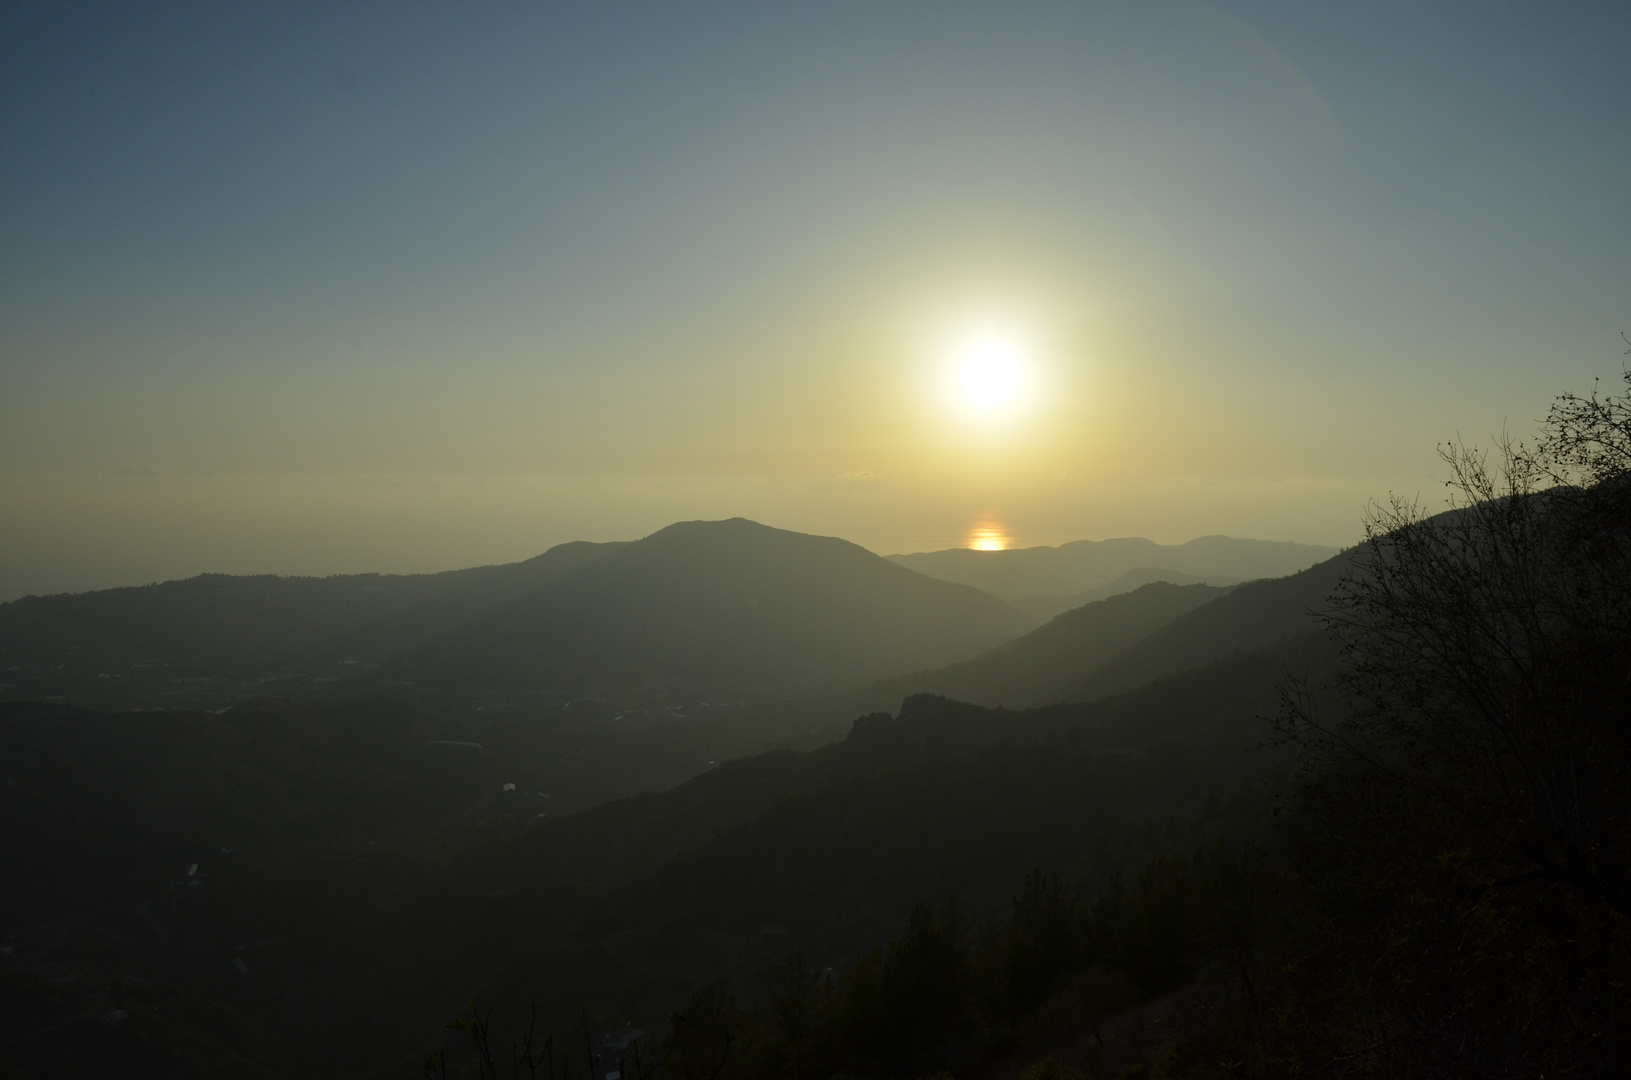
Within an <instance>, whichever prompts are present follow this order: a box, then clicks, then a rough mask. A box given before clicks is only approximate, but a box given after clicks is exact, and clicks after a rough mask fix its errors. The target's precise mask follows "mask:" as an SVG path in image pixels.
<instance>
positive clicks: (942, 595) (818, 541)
mask: <svg viewBox="0 0 1631 1080" xmlns="http://www.w3.org/2000/svg"><path fill="white" fill-rule="evenodd" d="M1037 621H1038V620H1037V619H1035V618H1034V617H1032V616H1029V615H1026V614H1025V613H1024V612H1022V611H1020V610H1019V609H1017V608H1015V607H1013V606H1011V605H1009V604H1007V603H1006V602H1004V601H1002V600H999V599H997V598H995V597H992V596H990V595H987V594H985V593H983V592H981V591H979V590H977V589H974V588H971V587H969V586H964V585H958V584H954V583H950V582H945V581H940V580H937V579H934V578H929V577H925V576H923V575H921V574H917V573H915V572H913V571H911V570H908V569H906V568H904V567H901V566H898V565H896V564H894V563H892V562H889V561H888V560H886V559H883V558H881V557H879V556H877V555H874V554H873V553H871V552H869V551H867V550H866V549H864V548H861V547H859V546H857V545H855V544H851V543H849V542H848V541H845V540H840V539H837V538H834V537H815V536H807V535H805V534H801V533H794V532H788V531H785V530H781V529H773V528H770V527H768V526H765V525H759V524H757V523H754V522H750V521H747V520H745V519H742V518H733V519H731V520H729V521H715V522H700V521H697V522H681V523H679V524H676V525H672V526H669V527H668V528H666V529H662V530H659V531H658V532H656V533H653V534H652V535H651V536H648V537H646V538H645V539H643V540H638V541H630V542H626V543H611V544H591V543H571V544H562V545H558V546H556V547H553V548H551V549H550V550H549V551H547V552H545V553H544V554H542V555H540V556H538V557H536V558H534V559H529V560H527V561H525V562H520V563H512V564H509V565H506V566H495V567H479V568H475V569H471V570H459V571H450V572H447V573H443V574H424V575H410V576H388V575H372V574H369V575H351V576H344V577H334V578H280V577H274V576H270V575H266V576H260V577H230V576H226V575H203V576H200V577H196V578H190V579H188V580H185V581H177V582H166V583H164V584H160V585H150V586H144V587H141V588H131V589H111V590H105V591H101V592H92V593H82V594H77V595H63V596H48V597H25V598H23V599H21V600H17V601H13V602H10V603H6V604H0V696H8V695H9V696H13V697H15V696H18V694H19V693H21V694H23V695H24V696H42V697H51V698H54V699H58V700H74V701H80V702H85V701H96V702H98V703H103V707H107V702H108V700H109V699H108V695H109V694H110V693H112V690H113V688H116V687H119V686H121V685H134V684H136V683H137V682H140V681H142V680H146V681H147V682H148V683H152V684H153V685H155V686H160V687H161V688H162V687H169V686H171V685H174V684H180V683H183V682H184V681H185V680H187V679H189V678H193V679H204V678H207V677H215V678H219V677H222V676H223V675H231V676H232V677H233V678H236V679H239V680H242V679H243V678H244V677H250V678H251V679H253V678H254V677H255V676H256V673H266V672H281V671H291V672H303V673H305V674H304V675H302V676H301V677H302V678H308V683H309V684H310V685H313V686H317V687H318V688H319V689H320V690H321V689H322V686H323V685H326V686H330V687H331V689H328V690H324V691H323V692H327V693H335V692H341V691H339V690H338V689H337V687H338V684H339V683H340V679H339V678H336V677H333V676H339V675H342V674H344V675H345V676H346V678H347V679H351V680H353V681H351V682H348V683H347V684H346V685H347V686H349V687H351V689H349V690H347V691H344V692H383V691H388V690H389V688H388V687H384V686H381V685H374V684H369V685H361V686H359V684H358V683H357V682H356V681H354V680H355V673H358V672H362V671H369V672H374V671H377V672H378V675H377V676H370V678H375V679H390V680H394V681H395V682H396V683H397V685H398V686H400V685H401V684H414V685H415V686H419V687H427V686H448V687H454V688H459V689H471V688H476V689H481V690H483V691H487V690H493V691H499V692H513V691H531V690H538V689H551V690H563V691H580V690H586V689H590V688H608V687H613V686H622V687H633V686H639V687H642V688H652V687H658V686H665V685H666V686H676V687H677V686H686V687H701V688H719V689H724V690H731V691H736V690H746V689H769V688H774V689H776V690H778V691H780V690H788V689H798V688H811V687H820V688H823V689H828V688H831V689H837V688H840V687H843V688H852V687H854V686H857V685H860V684H863V683H865V682H867V681H869V680H871V679H875V678H878V677H880V676H883V675H887V674H891V673H893V672H898V671H909V670H912V669H914V668H922V667H926V666H938V665H941V664H945V663H949V662H952V661H955V660H960V659H966V658H968V657H970V656H974V655H977V654H979V653H980V652H983V651H985V650H987V649H990V648H992V647H993V646H995V645H998V644H1000V643H1002V642H1004V641H1008V640H1011V639H1013V638H1014V637H1017V636H1018V635H1019V634H1021V633H1024V632H1025V631H1026V630H1029V629H1030V628H1031V627H1033V626H1035V625H1036V623H1037ZM19 673H21V674H19ZM314 673H315V675H320V676H322V678H321V679H318V678H314V677H310V676H313V674H314ZM278 677H279V678H281V677H282V676H278ZM73 679H77V680H78V683H77V685H63V684H65V683H71V682H72V680H73ZM52 680H55V682H52ZM262 681H263V682H264V680H262ZM367 681H368V680H367V679H364V680H363V682H364V683H366V682H367ZM3 684H10V686H9V687H8V686H7V685H3ZM48 684H49V685H48ZM320 684H321V685H320ZM33 686H44V687H46V688H45V689H43V690H36V691H34V692H33V694H30V693H29V689H28V688H29V687H33ZM253 692H255V693H265V692H267V691H266V690H261V689H254V690H253ZM87 695H91V696H89V697H87ZM127 700H128V699H127ZM165 700H170V699H165ZM230 700H231V699H230V698H229V700H228V702H227V703H230ZM112 704H113V707H121V706H119V705H118V704H117V703H116V702H113V703H112Z"/></svg>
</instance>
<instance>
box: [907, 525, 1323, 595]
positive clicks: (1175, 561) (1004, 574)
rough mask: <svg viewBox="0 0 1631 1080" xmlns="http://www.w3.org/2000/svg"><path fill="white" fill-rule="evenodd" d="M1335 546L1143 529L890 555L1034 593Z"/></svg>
mask: <svg viewBox="0 0 1631 1080" xmlns="http://www.w3.org/2000/svg"><path fill="white" fill-rule="evenodd" d="M1337 551H1338V549H1337V548H1334V547H1326V546H1322V545H1318V544H1298V543H1293V542H1291V541H1282V540H1242V539H1237V538H1235V537H1230V536H1221V535H1220V536H1202V537H1198V538H1197V539H1194V540H1191V541H1189V542H1188V543H1185V544H1172V545H1168V544H1157V543H1156V542H1155V541H1153V540H1146V539H1143V538H1142V537H1125V538H1120V539H1115V540H1076V541H1073V542H1071V543H1068V544H1061V545H1059V546H1058V547H1030V548H1010V549H1008V550H1006V551H975V550H973V549H972V548H948V549H946V550H944V551H925V552H919V553H916V554H911V555H891V556H889V559H890V560H891V561H892V562H896V563H899V564H900V565H901V566H905V567H909V568H911V569H913V570H916V571H917V572H918V573H920V574H927V575H928V576H929V577H935V578H940V579H941V580H943V581H955V582H958V583H959V584H962V585H972V586H974V587H975V588H977V589H984V590H985V591H986V592H989V593H992V594H993V595H996V596H1003V597H1039V596H1069V595H1072V594H1076V593H1082V592H1086V591H1087V590H1090V589H1097V588H1098V587H1100V586H1103V585H1107V584H1109V583H1110V582H1112V581H1114V580H1115V579H1116V578H1118V577H1121V576H1122V575H1124V574H1127V573H1128V572H1129V571H1133V570H1139V569H1147V568H1160V569H1162V570H1170V571H1174V572H1176V573H1177V574H1181V575H1194V576H1195V577H1199V578H1208V577H1229V578H1236V579H1239V580H1249V579H1252V578H1262V577H1284V576H1285V575H1287V574H1294V573H1296V572H1297V571H1299V570H1303V569H1306V568H1307V567H1309V566H1312V565H1314V564H1315V563H1317V562H1323V561H1324V560H1326V559H1329V558H1330V557H1331V556H1333V555H1335V554H1337ZM1176 584H1187V582H1184V581H1179V582H1176Z"/></svg>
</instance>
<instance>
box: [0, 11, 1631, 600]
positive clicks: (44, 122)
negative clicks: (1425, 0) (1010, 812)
mask: <svg viewBox="0 0 1631 1080" xmlns="http://www.w3.org/2000/svg"><path fill="white" fill-rule="evenodd" d="M0 208H3V209H0V598H6V597H11V596H16V595H19V594H21V593H24V592H29V591H54V590H61V589H78V588H87V587H94V586H102V585H110V584H127V583H135V582H143V581H149V580H154V579H157V578H161V577H173V576H181V575H186V574H191V573H197V572H199V571H203V570H225V571H232V572H248V571H278V572H286V573H287V572H299V573H331V572H338V571H354V570H366V569H379V570H399V571H400V570H422V569H441V568H447V567H453V566H461V565H470V564H473V563H481V562H494V561H504V560H510V559H515V558H521V557H525V556H529V555H532V554H536V553H537V552H539V551H542V550H543V549H545V548H546V547H548V546H550V545H551V544H554V543H558V542H560V541H564V540H569V539H592V540H603V539H626V538H632V537H635V536H639V535H643V534H644V533H646V532H650V531H651V530H653V529H656V528H658V527H660V526H662V525H664V524H667V523H669V522H671V521H674V520H677V519H686V518H701V517H709V518H712V517H727V516H733V515H743V516H748V517H752V518H755V519H758V520H761V521H765V522H767V523H769V524H774V525H779V526H782V527H786V528H793V529H798V530H801V531H808V532H819V533H826V534H835V535H840V536H844V537H847V538H849V539H852V540H855V541H857V542H859V543H862V544H865V545H867V546H868V547H871V548H873V549H874V550H878V551H880V552H891V551H900V550H921V549H925V548H937V547H947V546H952V545H956V544H960V543H964V542H966V537H967V536H968V534H969V530H970V529H971V528H972V527H973V525H974V524H975V523H976V522H978V521H980V520H982V519H986V518H991V519H994V520H996V521H998V522H1000V523H1001V524H1002V526H1003V528H1005V529H1006V531H1007V532H1008V533H1009V534H1010V535H1011V536H1012V537H1014V538H1015V540H1016V541H1017V542H1020V543H1057V542H1059V541H1061V540H1068V539H1076V538H1102V537H1108V536H1125V535H1145V536H1149V537H1151V538H1153V539H1156V540H1160V541H1164V542H1176V541H1182V540H1187V539H1189V538H1191V537H1193V536H1196V535H1200V534H1205V533H1216V532H1226V533H1230V534H1233V535H1240V536H1255V537H1264V538H1270V539H1291V540H1302V541H1309V542H1323V543H1348V542H1352V541H1353V540H1354V539H1356V538H1357V536H1358V535H1359V530H1360V521H1361V513H1362V510H1363V506H1364V503H1365V501H1366V500H1367V499H1368V498H1372V497H1379V496H1384V495H1385V494H1386V493H1387V492H1388V491H1389V490H1395V491H1402V492H1416V491H1421V492H1423V493H1425V494H1427V495H1428V496H1429V497H1430V498H1433V499H1437V498H1438V497H1439V496H1438V489H1437V487H1436V480H1437V479H1438V478H1435V476H1434V475H1433V474H1434V469H1435V466H1436V464H1437V461H1436V458H1435V457H1434V453H1433V448H1434V445H1435V443H1437V442H1439V441H1442V440H1444V439H1446V438H1449V437H1452V436H1454V435H1455V434H1456V433H1457V432H1459V433H1460V434H1462V435H1463V436H1465V437H1468V438H1471V439H1485V438H1487V437H1488V436H1489V435H1490V434H1492V433H1493V432H1495V431H1497V430H1499V429H1500V427H1501V426H1502V424H1503V422H1504V423H1506V424H1507V425H1508V426H1509V427H1510V428H1511V429H1512V430H1514V431H1516V432H1519V433H1526V432H1528V431H1530V430H1532V428H1533V422H1534V421H1535V420H1536V419H1537V418H1538V417H1540V416H1541V415H1542V414H1544V412H1545V409H1546V406H1547V404H1548V402H1549V400H1550V398H1551V396H1552V395H1553V394H1555V393H1558V392H1561V391H1564V390H1576V391H1580V390H1589V389H1590V387H1591V383H1592V380H1593V378H1596V377H1604V378H1612V377H1616V376H1617V375H1618V373H1619V372H1620V370H1621V365H1622V363H1623V362H1624V359H1625V358H1624V357H1623V356H1622V355H1621V354H1622V351H1623V350H1624V348H1625V346H1624V344H1623V343H1622V342H1621V340H1620V338H1619V331H1620V330H1621V329H1631V235H1628V233H1631V6H1628V5H1626V4H1623V3H1617V4H1605V5H1602V6H1592V5H1587V4H1571V5H1540V4H1528V5H1521V6H1518V5H1514V6H1504V5H1496V4H1489V3H1479V4H1472V5H1465V6H1458V5H1425V4H1420V3H1410V4H1401V5H1389V4H1377V3H1367V4H1342V5H1334V4H1333V5H1322V6H1316V5H1291V4H1284V5H1255V4H1241V5H1236V4H1229V5H1205V4H1170V5H1162V4H1138V5H1110V4H1096V3H1068V4H1066V3H1060V4H1040V3H1038V4H1026V3H1012V4H1010V3H1004V4H996V3H987V4H968V5H962V4H951V3H935V4H923V5H916V4H907V3H891V4H878V3H856V4H841V3H819V4H818V3H811V4H805V5H792V4H765V3H756V4H743V5H739V6H733V5H728V4H723V3H708V4H680V3H663V4H655V3H652V4H633V3H630V4H622V3H594V4H587V3H585V4H546V3H531V4H521V3H483V4H457V3H431V4H409V3H390V4H377V5H370V4H343V5H341V4H323V5H312V6H309V7H302V6H301V5H297V4H293V3H286V2H280V3H277V4H265V5H252V4H202V3H200V4H190V5H162V4H141V5H108V6H106V7H94V6H83V7H82V6H75V5H71V4H61V3H52V4H26V5H25V4H20V3H18V4H8V5H5V6H4V7H3V8H0ZM982 342H983V343H984V344H982ZM993 342H995V344H993ZM981 348H986V349H988V350H989V349H991V348H995V349H997V351H998V352H999V353H1001V357H1000V358H999V359H1001V360H1002V362H1003V363H1005V364H1010V365H1012V370H1009V369H1007V368H1004V369H1003V372H999V375H1001V376H1003V377H1006V375H1013V376H1014V377H1015V378H1017V379H1019V380H1020V384H1021V385H1019V386H1018V388H1017V389H1018V393H1017V396H1016V397H1015V398H1014V399H1013V400H1012V401H1011V402H1009V403H1008V406H1007V407H1006V408H1004V409H997V410H994V411H993V412H992V414H990V415H988V414H986V413H985V412H982V410H981V409H980V408H979V407H977V406H978V405H979V402H978V401H976V402H975V403H974V405H972V406H971V405H970V404H969V403H968V402H964V401H961V400H960V399H958V398H957V397H956V395H955V393H953V392H952V391H953V389H954V388H950V387H948V380H949V379H951V378H952V376H953V375H954V374H955V370H957V365H958V364H961V363H963V362H965V361H966V360H967V359H968V356H969V355H971V353H970V350H974V352H975V353H977V352H978V351H979V350H980V349H981ZM999 366H1000V365H999ZM1001 381H1002V380H1001V378H998V380H997V382H998V383H999V384H1001ZM976 389H978V387H977V388H976ZM986 390H987V391H989V392H990V393H999V392H1000V391H1002V390H1003V385H997V386H996V387H995V388H994V389H993V388H991V387H986Z"/></svg>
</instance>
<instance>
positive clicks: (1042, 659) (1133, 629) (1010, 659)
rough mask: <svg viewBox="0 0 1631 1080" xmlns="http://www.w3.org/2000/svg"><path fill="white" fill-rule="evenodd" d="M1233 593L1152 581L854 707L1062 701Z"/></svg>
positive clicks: (857, 700)
mask: <svg viewBox="0 0 1631 1080" xmlns="http://www.w3.org/2000/svg"><path fill="white" fill-rule="evenodd" d="M1228 592H1229V590H1228V589H1226V588H1216V587H1214V586H1210V585H1199V584H1197V585H1171V584H1168V583H1167V582H1164V581H1155V582H1151V583H1150V584H1148V585H1144V586H1142V587H1140V588H1138V589H1135V590H1133V591H1131V592H1127V593H1122V594H1119V595H1115V596H1110V597H1107V598H1105V599H1103V600H1097V601H1094V602H1091V603H1088V604H1084V605H1082V606H1081V607H1078V608H1075V609H1074V610H1072V611H1067V612H1065V613H1063V614H1061V615H1058V616H1055V617H1054V618H1053V619H1051V620H1050V621H1049V622H1047V623H1046V624H1045V625H1043V626H1039V627H1037V628H1036V629H1035V630H1032V631H1031V632H1030V633H1028V634H1026V635H1025V636H1024V637H1022V638H1019V639H1018V640H1016V641H1012V642H1009V643H1008V644H1006V645H1002V646H999V647H998V648H996V649H994V650H992V651H991V652H989V653H986V654H985V655H983V656H977V657H975V658H974V659H972V660H964V661H962V662H961V663H957V664H953V665H951V666H949V667H945V668H941V669H939V670H938V671H921V672H914V673H912V674H910V675H897V676H894V677H892V678H889V679H885V680H883V681H882V682H879V683H875V684H874V685H872V686H869V687H867V689H866V690H865V691H863V692H861V693H859V694H856V695H854V696H853V697H852V698H850V699H849V704H850V706H851V707H852V708H853V709H855V710H856V711H867V712H870V711H873V710H877V709H892V708H894V707H895V705H896V704H897V703H899V702H900V701H901V699H903V698H905V697H908V696H911V695H914V694H936V695H939V696H941V697H947V698H953V699H955V700H957V701H966V702H971V703H973V704H975V705H982V706H996V705H1001V706H1006V707H1008V708H1011V709H1012V708H1027V707H1031V706H1036V705H1044V704H1049V703H1052V702H1056V701H1063V700H1066V699H1067V696H1068V692H1069V688H1073V687H1075V686H1076V685H1077V684H1078V683H1080V681H1081V680H1082V679H1083V678H1084V677H1085V676H1086V675H1087V674H1088V673H1089V672H1092V671H1093V670H1095V669H1096V668H1097V667H1099V666H1100V665H1102V664H1104V663H1106V662H1107V661H1109V660H1110V659H1111V658H1112V657H1114V656H1116V655H1117V654H1119V653H1120V652H1122V651H1123V650H1125V649H1126V648H1127V647H1128V645H1129V644H1131V643H1133V642H1137V641H1140V640H1142V639H1144V638H1146V637H1148V636H1149V635H1150V634H1153V633H1155V632H1156V631H1158V630H1160V629H1161V628H1162V627H1164V626H1166V625H1168V624H1169V623H1171V622H1172V621H1173V620H1175V619H1177V618H1178V617H1180V616H1182V615H1185V614H1188V613H1190V612H1192V611H1194V610H1195V609H1197V608H1199V607H1201V606H1203V605H1206V604H1210V603H1211V602H1213V601H1214V600H1217V599H1218V598H1220V597H1222V596H1225V595H1227V593H1228Z"/></svg>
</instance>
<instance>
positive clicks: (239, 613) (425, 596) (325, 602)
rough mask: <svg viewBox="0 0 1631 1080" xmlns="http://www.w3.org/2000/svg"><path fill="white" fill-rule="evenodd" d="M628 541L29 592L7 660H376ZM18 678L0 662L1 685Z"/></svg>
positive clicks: (158, 668) (191, 665)
mask: <svg viewBox="0 0 1631 1080" xmlns="http://www.w3.org/2000/svg"><path fill="white" fill-rule="evenodd" d="M619 546H620V545H618V544H585V543H574V544H561V545H559V546H557V547H554V548H551V549H550V550H549V551H547V552H545V553H544V554H542V555H539V556H537V557H536V558H532V559H528V560H526V561H525V562H520V563H511V564H508V565H504V566H482V567H475V568H473V569H469V570H450V571H447V572H444V573H440V574H407V575H394V574H349V575H340V576H336V577H326V578H303V577H277V576H274V575H271V574H262V575H256V576H250V577H235V576H231V575H227V574H201V575H199V576H198V577H194V578H187V579H186V580H184V581H167V582H164V583H162V584H156V585H143V586H139V587H134V588H126V589H105V590H101V591H97V592H88V593H74V594H61V595H56V596H27V597H23V598H22V599H20V600H13V601H11V602H9V603H5V604H0V659H4V660H5V662H6V663H5V666H6V667H10V666H11V665H17V666H18V669H19V671H25V672H27V671H32V670H35V669H37V668H39V667H41V666H45V667H55V666H56V665H59V664H60V665H63V666H64V668H68V669H72V670H74V671H77V672H79V673H81V674H86V675H90V676H92V677H97V676H102V677H103V678H110V677H111V678H121V679H122V678H132V677H134V678H138V679H139V678H141V677H142V673H143V672H147V671H155V672H162V677H164V678H176V677H190V676H200V675H214V674H219V673H221V672H225V671H234V670H237V671H263V670H266V669H269V668H273V667H276V666H279V665H283V664H288V663H292V662H296V661H299V662H303V663H313V662H317V663H325V664H333V663H334V662H335V661H337V660H339V659H341V658H343V657H346V656H350V655H362V656H378V655H381V654H384V653H388V652H392V651H395V650H399V649H402V648H405V647H408V646H410V645H413V644H416V643H418V642H419V641H421V640H423V639H424V638H426V637H431V636H435V635H437V634H441V633H445V632H447V631H448V630H449V629H451V628H452V627H454V626H457V625H459V623H461V622H463V621H464V620H465V619H468V618H470V617H471V616H473V615H475V614H478V613H480V612H482V611H485V610H488V609H490V608H492V607H494V606H496V605H499V604H502V603H505V602H507V601H510V600H513V599H515V598H516V597H518V596H521V595H523V594H525V593H526V592H528V591H529V590H531V589H534V588H537V587H538V586H539V585H542V584H543V583H545V582H547V581H550V580H552V579H554V578H556V577H559V576H560V575H562V574H565V573H569V572H571V571H573V570H576V569H578V568H579V567H581V566H584V565H586V564H588V563H589V562H592V561H593V560H595V559H597V558H599V557H601V556H602V555H605V554H606V553H608V552H611V551H614V550H616V549H617V548H618V547H619ZM133 668H135V669H136V670H135V671H134V672H133V671H132V669H133ZM17 678H19V676H17V675H16V674H15V673H13V675H12V677H11V678H7V677H6V674H5V670H4V668H0V682H11V681H13V680H14V679H17Z"/></svg>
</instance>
